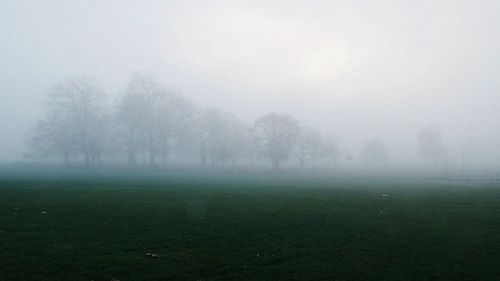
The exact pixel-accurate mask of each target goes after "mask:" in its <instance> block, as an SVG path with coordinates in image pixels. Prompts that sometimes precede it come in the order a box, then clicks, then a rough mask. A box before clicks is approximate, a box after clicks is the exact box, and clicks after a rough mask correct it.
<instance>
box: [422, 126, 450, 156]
mask: <svg viewBox="0 0 500 281" xmlns="http://www.w3.org/2000/svg"><path fill="white" fill-rule="evenodd" d="M417 150H418V152H419V154H420V156H422V158H423V159H425V160H428V161H431V162H432V163H433V164H434V165H437V164H438V163H439V162H441V161H443V160H445V157H446V149H445V147H444V145H443V144H442V136H441V132H440V131H439V129H437V128H435V127H428V128H424V129H422V130H420V132H419V134H418V144H417Z"/></svg>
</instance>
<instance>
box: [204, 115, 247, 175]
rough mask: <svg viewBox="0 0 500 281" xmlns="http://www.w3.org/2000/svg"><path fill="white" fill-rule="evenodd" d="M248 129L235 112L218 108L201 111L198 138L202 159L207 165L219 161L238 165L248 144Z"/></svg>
mask: <svg viewBox="0 0 500 281" xmlns="http://www.w3.org/2000/svg"><path fill="white" fill-rule="evenodd" d="M247 133H248V130H247V129H246V128H245V127H244V125H243V124H242V122H241V121H240V120H239V119H238V118H237V117H236V116H234V115H233V114H231V113H227V112H223V111H220V110H218V109H207V110H203V111H202V112H200V113H199V118H198V133H197V134H198V138H199V151H200V160H201V163H202V165H206V163H207V160H209V161H210V162H211V164H212V166H215V165H216V164H217V163H222V164H226V163H231V165H232V166H235V165H236V162H237V160H238V159H239V158H241V157H242V156H244V154H245V153H246V151H247V147H246V146H247V145H248V142H249V140H248V138H249V136H248V134H247Z"/></svg>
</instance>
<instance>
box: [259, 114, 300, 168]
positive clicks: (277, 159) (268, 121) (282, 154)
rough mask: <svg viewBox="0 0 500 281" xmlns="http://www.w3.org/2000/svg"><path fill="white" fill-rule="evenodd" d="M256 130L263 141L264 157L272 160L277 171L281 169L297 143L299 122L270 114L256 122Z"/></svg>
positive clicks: (280, 115)
mask: <svg viewBox="0 0 500 281" xmlns="http://www.w3.org/2000/svg"><path fill="white" fill-rule="evenodd" d="M255 129H256V132H257V133H258V135H259V137H260V140H261V145H262V153H263V155H264V156H266V157H268V158H269V159H270V160H271V162H272V164H273V167H274V168H275V169H277V168H279V166H280V164H281V162H283V161H284V160H286V159H288V157H289V155H290V153H291V152H292V149H293V148H294V145H295V144H296V142H297V137H298V135H299V125H298V121H297V120H295V119H294V118H292V117H290V116H288V115H284V114H276V113H270V114H267V115H265V116H262V117H261V118H259V119H257V121H255Z"/></svg>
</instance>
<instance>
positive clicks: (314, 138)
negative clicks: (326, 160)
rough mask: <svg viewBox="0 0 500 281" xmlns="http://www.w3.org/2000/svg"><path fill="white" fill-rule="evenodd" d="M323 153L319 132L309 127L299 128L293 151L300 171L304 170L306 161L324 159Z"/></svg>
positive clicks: (323, 148)
mask: <svg viewBox="0 0 500 281" xmlns="http://www.w3.org/2000/svg"><path fill="white" fill-rule="evenodd" d="M325 152H326V151H325V147H324V146H323V142H322V137H321V134H320V132H318V131H317V130H315V129H313V128H310V127H300V131H299V134H298V136H297V143H296V145H295V149H294V156H295V158H297V160H298V161H299V166H300V169H301V170H302V169H304V165H305V163H306V162H307V161H310V160H313V159H318V158H321V157H324V156H325Z"/></svg>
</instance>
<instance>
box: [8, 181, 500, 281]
mask: <svg viewBox="0 0 500 281" xmlns="http://www.w3.org/2000/svg"><path fill="white" fill-rule="evenodd" d="M382 194H386V195H388V196H382ZM42 212H46V213H42ZM0 246H1V247H0V280H51V281H55V280H87V281H89V280H96V281H100V280H103V281H108V280H111V279H113V278H116V279H119V280H121V281H127V280H500V188H497V187H495V186H483V187H481V186H454V185H445V184H438V183H429V182H427V183H426V182H418V181H405V182H403V181H399V182H396V181H391V182H389V181H385V182H384V181H381V180H378V181H375V183H372V182H370V181H360V180H359V181H347V180H325V179H317V180H316V179H313V178H300V177H292V178H290V177H287V176H282V177H281V178H275V179H273V180H267V179H262V178H261V179H252V177H251V176H248V175H246V176H245V175H242V176H223V177H222V178H217V177H213V176H208V175H205V176H199V177H197V178H195V179H193V177H192V176H190V175H188V174H186V175H184V176H175V177H174V176H172V177H169V176H166V177H165V178H164V179H163V180H147V179H142V180H141V179H138V180H129V179H123V180H113V179H109V178H108V179H102V180H99V179H95V178H94V179H85V178H80V179H78V180H77V179H70V178H65V179H45V180H41V179H36V178H33V179H22V178H18V179H15V178H11V179H7V178H4V179H2V180H0ZM147 253H154V254H158V255H159V256H160V257H159V258H152V257H149V256H147V255H146V254H147Z"/></svg>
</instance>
